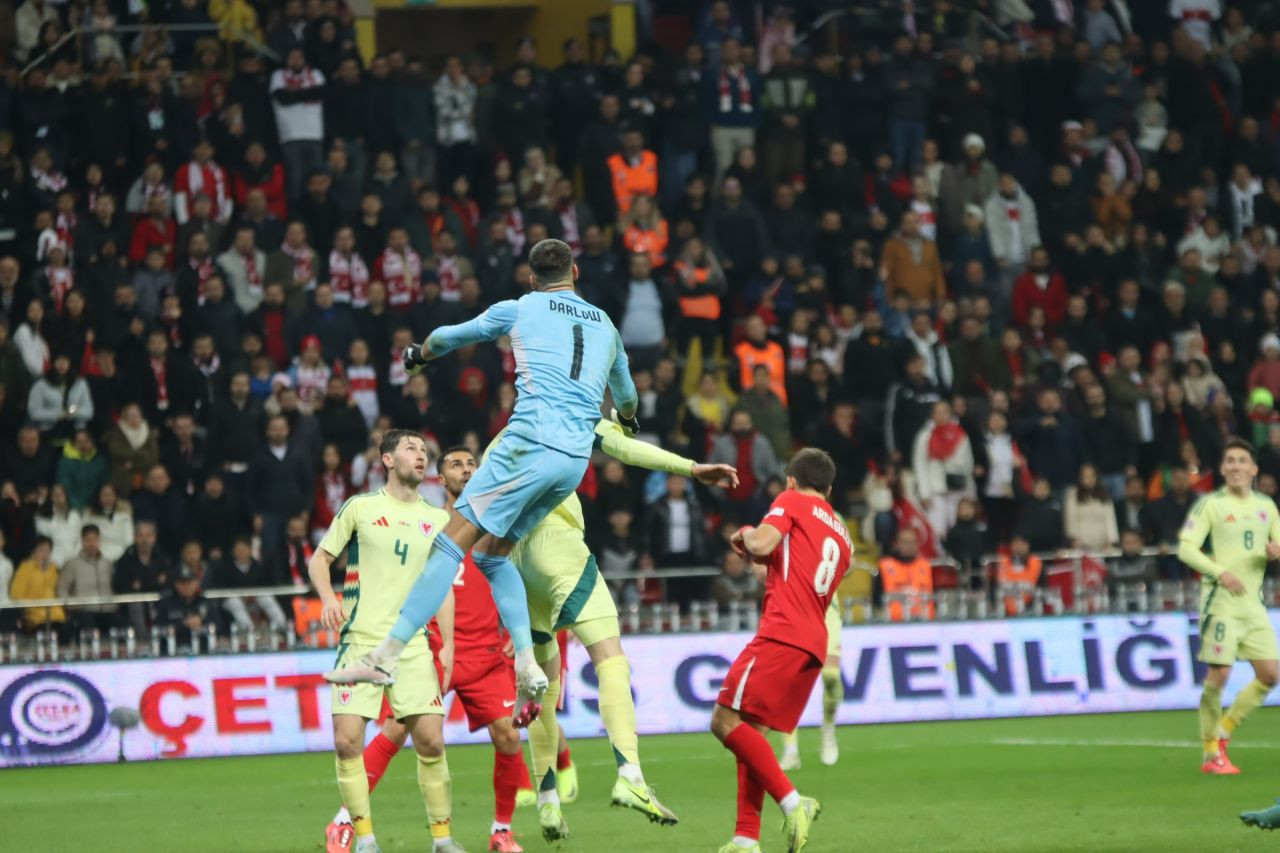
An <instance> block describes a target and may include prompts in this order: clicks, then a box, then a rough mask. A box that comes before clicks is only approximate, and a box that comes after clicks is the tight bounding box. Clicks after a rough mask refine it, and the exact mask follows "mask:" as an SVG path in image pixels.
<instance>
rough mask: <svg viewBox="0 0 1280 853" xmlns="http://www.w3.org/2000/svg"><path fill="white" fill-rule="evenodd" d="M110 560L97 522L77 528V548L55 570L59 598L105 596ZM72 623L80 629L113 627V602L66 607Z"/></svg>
mask: <svg viewBox="0 0 1280 853" xmlns="http://www.w3.org/2000/svg"><path fill="white" fill-rule="evenodd" d="M113 571H114V566H113V565H112V561H111V560H110V559H109V558H108V557H107V556H106V555H105V554H103V553H102V537H101V534H100V532H99V530H98V526H97V525H96V524H86V525H84V527H82V528H81V530H80V551H79V553H77V554H76V555H75V556H74V557H72V558H70V559H69V560H67V562H66V563H64V564H63V566H62V569H61V571H60V572H59V573H58V598H85V597H97V596H101V597H106V596H110V595H111V594H112V593H111V574H112V572H113ZM68 609H69V610H70V615H71V622H72V624H73V625H75V627H76V628H77V629H79V630H81V631H87V630H96V631H101V632H102V633H104V634H105V633H106V632H107V631H109V630H111V629H112V628H114V627H115V624H116V610H117V605H115V604H80V605H73V606H71V607H69V608H68Z"/></svg>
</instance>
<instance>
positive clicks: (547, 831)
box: [538, 803, 569, 841]
mask: <svg viewBox="0 0 1280 853" xmlns="http://www.w3.org/2000/svg"><path fill="white" fill-rule="evenodd" d="M538 824H539V825H540V826H541V827H542V837H543V838H544V839H545V840H547V841H563V840H564V839H566V838H568V837H569V824H567V823H565V821H564V815H563V814H561V812H560V804H559V803H543V804H542V805H540V806H538Z"/></svg>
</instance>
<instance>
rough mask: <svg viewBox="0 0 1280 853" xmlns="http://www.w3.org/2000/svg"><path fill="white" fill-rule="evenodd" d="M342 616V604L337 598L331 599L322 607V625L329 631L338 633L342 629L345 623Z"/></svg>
mask: <svg viewBox="0 0 1280 853" xmlns="http://www.w3.org/2000/svg"><path fill="white" fill-rule="evenodd" d="M344 618H345V617H343V615H342V602H340V601H338V599H337V598H332V597H331V598H330V599H329V600H328V601H325V602H323V603H322V604H321V606H320V624H321V625H323V626H324V627H325V628H326V629H327V630H329V631H336V630H338V629H339V628H341V627H342V623H343V621H344Z"/></svg>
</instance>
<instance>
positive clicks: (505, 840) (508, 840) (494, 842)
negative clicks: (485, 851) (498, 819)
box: [489, 829, 524, 853]
mask: <svg viewBox="0 0 1280 853" xmlns="http://www.w3.org/2000/svg"><path fill="white" fill-rule="evenodd" d="M489 850H490V851H492V853H524V848H523V847H521V846H520V845H519V844H517V843H516V837H515V836H514V835H512V834H511V830H509V829H499V830H498V831H497V832H495V833H493V834H492V835H490V836H489Z"/></svg>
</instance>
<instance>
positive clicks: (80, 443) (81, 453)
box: [57, 429, 110, 510]
mask: <svg viewBox="0 0 1280 853" xmlns="http://www.w3.org/2000/svg"><path fill="white" fill-rule="evenodd" d="M109 473H110V471H109V469H108V467H107V459H106V457H105V456H103V455H102V454H100V453H99V452H98V448H97V445H96V444H95V443H94V441H93V436H92V435H91V434H90V432H89V431H88V430H87V429H78V430H76V433H75V438H74V439H73V440H72V441H68V442H67V443H66V444H64V445H63V447H62V457H61V458H60V459H59V460H58V472H57V478H58V483H59V484H60V485H61V486H62V487H63V488H65V489H66V490H67V499H68V500H69V501H70V503H71V506H72V507H73V508H74V509H78V510H83V509H84V508H85V507H86V506H88V505H89V504H90V503H92V502H93V501H95V500H96V499H97V495H98V490H99V489H100V488H102V486H103V484H105V483H106V482H107V477H108V475H109Z"/></svg>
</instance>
